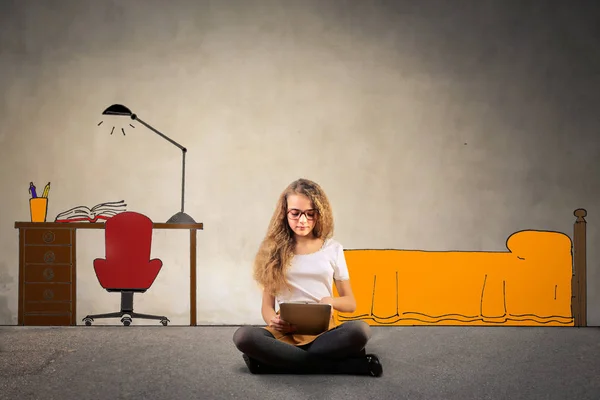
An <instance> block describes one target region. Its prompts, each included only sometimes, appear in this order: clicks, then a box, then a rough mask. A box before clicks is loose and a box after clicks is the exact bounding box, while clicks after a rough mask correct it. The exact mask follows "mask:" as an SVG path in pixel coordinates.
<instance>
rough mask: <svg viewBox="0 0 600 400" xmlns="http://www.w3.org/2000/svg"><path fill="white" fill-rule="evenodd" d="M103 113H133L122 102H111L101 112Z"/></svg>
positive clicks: (127, 114)
mask: <svg viewBox="0 0 600 400" xmlns="http://www.w3.org/2000/svg"><path fill="white" fill-rule="evenodd" d="M102 114H103V115H123V116H127V117H130V116H132V115H133V113H132V112H131V110H130V109H129V108H127V107H125V106H124V105H122V104H113V105H112V106H110V107H108V108H107V109H106V110H104V111H103V112H102Z"/></svg>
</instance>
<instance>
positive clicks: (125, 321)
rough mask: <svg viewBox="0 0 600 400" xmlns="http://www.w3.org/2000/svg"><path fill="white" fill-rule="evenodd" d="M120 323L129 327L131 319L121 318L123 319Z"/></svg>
mask: <svg viewBox="0 0 600 400" xmlns="http://www.w3.org/2000/svg"><path fill="white" fill-rule="evenodd" d="M121 322H122V323H123V325H124V326H129V325H131V318H129V317H123V318H121Z"/></svg>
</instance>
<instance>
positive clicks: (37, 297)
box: [23, 283, 72, 302]
mask: <svg viewBox="0 0 600 400" xmlns="http://www.w3.org/2000/svg"><path fill="white" fill-rule="evenodd" d="M23 294H24V296H23V298H24V301H25V302H28V301H71V300H72V299H71V284H69V283H26V284H25V288H24V293H23Z"/></svg>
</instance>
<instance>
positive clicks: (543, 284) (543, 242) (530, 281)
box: [335, 230, 574, 326]
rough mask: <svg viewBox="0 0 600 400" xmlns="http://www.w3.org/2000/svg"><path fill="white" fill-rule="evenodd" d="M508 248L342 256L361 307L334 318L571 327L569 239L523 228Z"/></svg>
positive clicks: (362, 252) (379, 322)
mask: <svg viewBox="0 0 600 400" xmlns="http://www.w3.org/2000/svg"><path fill="white" fill-rule="evenodd" d="M506 246H507V248H508V251H505V252H485V251H448V252H445V251H420V250H345V257H346V261H347V264H348V269H349V272H350V277H351V279H352V289H353V292H354V295H355V297H356V301H357V309H356V311H355V312H353V313H340V312H335V318H336V322H337V323H341V322H344V321H349V320H364V321H365V322H367V323H368V324H369V325H544V326H573V325H574V317H573V312H572V309H571V302H572V301H571V300H572V278H573V253H572V242H571V239H570V238H569V236H567V235H565V234H563V233H558V232H550V231H536V230H525V231H519V232H516V233H514V234H512V235H511V236H510V237H509V238H508V240H507V243H506ZM335 295H336V296H337V295H338V294H337V291H336V293H335Z"/></svg>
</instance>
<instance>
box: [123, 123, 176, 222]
mask: <svg viewBox="0 0 600 400" xmlns="http://www.w3.org/2000/svg"><path fill="white" fill-rule="evenodd" d="M131 119H132V120H134V121H138V122H139V123H140V124H142V125H144V126H145V127H146V128H148V129H150V130H151V131H152V132H154V133H156V134H157V135H159V136H161V137H162V138H163V139H165V140H167V141H169V142H171V144H173V145H175V146H177V147H178V148H179V149H180V150H181V153H182V155H183V157H182V166H181V212H182V213H183V204H184V199H185V153H187V149H186V148H185V147H183V146H182V145H180V144H179V143H177V142H176V141H174V140H173V139H171V138H169V137H167V136H166V135H164V134H162V133H160V132H159V131H157V130H156V129H154V128H153V127H151V126H150V125H148V124H147V123H145V122H144V121H142V120H141V119H139V118H138V117H137V115H135V114H131Z"/></svg>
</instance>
